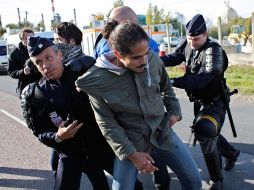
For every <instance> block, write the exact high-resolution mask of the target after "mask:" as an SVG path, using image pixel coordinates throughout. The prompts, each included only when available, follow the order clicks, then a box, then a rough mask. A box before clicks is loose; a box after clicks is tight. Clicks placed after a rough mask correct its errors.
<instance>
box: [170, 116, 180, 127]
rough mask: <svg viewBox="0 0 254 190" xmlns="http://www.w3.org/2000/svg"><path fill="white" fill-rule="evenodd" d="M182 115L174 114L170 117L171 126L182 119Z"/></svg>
mask: <svg viewBox="0 0 254 190" xmlns="http://www.w3.org/2000/svg"><path fill="white" fill-rule="evenodd" d="M180 120H181V117H180V116H178V115H172V116H171V117H170V119H169V127H172V126H173V125H174V124H175V123H176V122H178V121H180Z"/></svg>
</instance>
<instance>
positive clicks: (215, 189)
mask: <svg viewBox="0 0 254 190" xmlns="http://www.w3.org/2000/svg"><path fill="white" fill-rule="evenodd" d="M221 189H223V183H222V181H221V180H218V181H215V182H214V181H212V182H210V187H209V190H221Z"/></svg>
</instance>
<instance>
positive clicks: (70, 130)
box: [56, 120, 83, 140]
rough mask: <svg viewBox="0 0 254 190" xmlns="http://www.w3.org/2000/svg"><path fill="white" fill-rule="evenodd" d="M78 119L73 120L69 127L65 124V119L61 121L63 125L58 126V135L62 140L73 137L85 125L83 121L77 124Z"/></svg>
mask: <svg viewBox="0 0 254 190" xmlns="http://www.w3.org/2000/svg"><path fill="white" fill-rule="evenodd" d="M77 122H78V121H77V120H75V121H73V122H72V123H71V124H70V125H68V126H67V127H65V126H64V123H65V122H64V121H63V122H62V123H61V125H60V126H59V128H58V131H57V133H56V135H57V137H58V138H59V139H60V140H66V139H70V138H73V137H74V136H75V135H76V133H77V132H78V130H79V129H80V128H81V127H82V126H83V123H80V124H78V125H77Z"/></svg>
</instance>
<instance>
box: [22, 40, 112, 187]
mask: <svg viewBox="0 0 254 190" xmlns="http://www.w3.org/2000/svg"><path fill="white" fill-rule="evenodd" d="M28 52H29V55H30V57H31V60H32V61H33V63H34V64H35V65H36V67H37V68H38V70H39V71H40V73H41V74H42V75H43V78H42V79H41V80H40V81H39V82H36V83H32V84H30V85H28V86H27V87H26V88H25V89H24V90H23V92H22V96H21V97H22V100H21V107H22V109H23V115H24V118H25V120H26V122H27V125H28V127H29V128H30V129H32V131H33V133H34V135H35V136H37V137H38V140H39V141H40V142H42V143H43V144H45V145H47V146H49V147H51V148H54V149H55V150H56V151H57V152H58V154H59V162H58V168H57V173H56V179H55V187H54V189H56V190H69V189H72V190H78V189H79V187H80V180H81V175H82V172H86V174H87V175H88V177H89V179H90V181H91V182H92V185H93V189H97V190H109V186H108V183H107V179H106V176H105V174H104V171H103V169H102V166H101V163H102V164H105V163H106V164H105V165H110V166H111V168H110V170H112V168H113V162H114V153H113V151H112V150H111V148H110V147H109V145H108V144H107V142H106V141H105V139H104V137H103V136H102V134H101V132H100V130H99V128H98V126H97V123H96V121H95V118H94V114H93V111H92V108H91V106H90V102H89V98H88V96H87V95H86V94H85V93H83V92H78V91H77V90H76V87H75V80H76V79H77V78H78V76H80V75H81V74H83V73H84V72H85V71H86V70H88V69H89V68H90V67H91V66H92V65H93V64H94V63H95V60H94V59H93V58H92V57H89V56H85V57H82V61H80V60H77V62H76V63H72V64H68V65H63V64H62V52H61V51H60V50H59V49H58V48H57V46H56V45H55V44H53V42H51V41H50V40H48V39H46V38H40V37H30V38H29V40H28ZM64 121H66V122H64ZM67 121H68V122H67ZM95 151H97V152H95ZM96 153H97V154H96ZM91 157H92V158H91ZM88 163H89V164H88ZM109 163H111V164H109Z"/></svg>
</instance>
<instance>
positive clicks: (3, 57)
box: [0, 40, 8, 72]
mask: <svg viewBox="0 0 254 190" xmlns="http://www.w3.org/2000/svg"><path fill="white" fill-rule="evenodd" d="M7 63H8V58H7V50H6V40H0V72H6V71H7V67H8V64H7Z"/></svg>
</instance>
